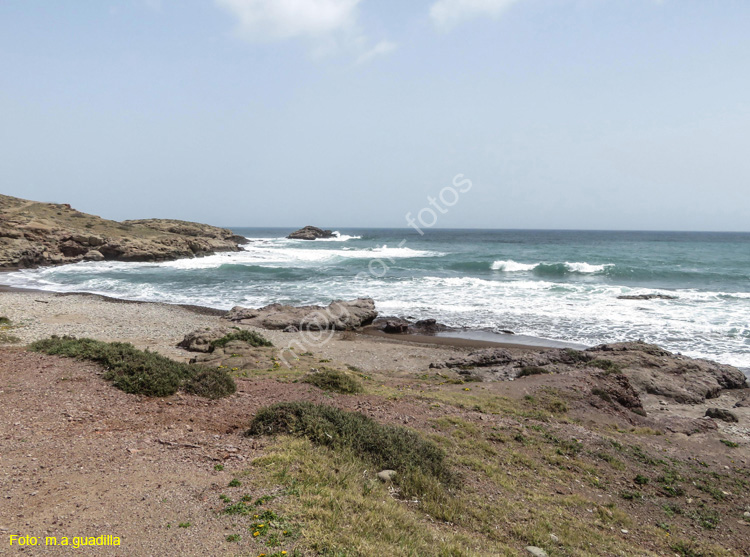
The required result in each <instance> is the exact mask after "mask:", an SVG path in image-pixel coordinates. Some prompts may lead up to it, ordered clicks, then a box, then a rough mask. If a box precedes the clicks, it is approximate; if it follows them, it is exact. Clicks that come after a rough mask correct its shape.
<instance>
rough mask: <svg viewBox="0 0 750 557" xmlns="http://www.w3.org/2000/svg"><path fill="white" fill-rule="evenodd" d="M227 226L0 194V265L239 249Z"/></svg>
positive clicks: (166, 258) (10, 266)
mask: <svg viewBox="0 0 750 557" xmlns="http://www.w3.org/2000/svg"><path fill="white" fill-rule="evenodd" d="M246 242H247V240H246V239H245V238H243V237H242V236H236V235H235V234H234V233H232V231H231V230H228V229H226V228H218V227H215V226H209V225H207V224H198V223H195V222H186V221H180V220H169V219H145V220H127V221H123V222H117V221H112V220H107V219H103V218H101V217H98V216H96V215H89V214H86V213H81V212H80V211H77V210H75V209H73V208H72V207H71V206H70V205H68V204H58V203H41V202H38V201H28V200H26V199H19V198H17V197H11V196H8V195H0V269H15V268H32V267H42V266H47V265H62V264H65V263H76V262H79V261H104V260H115V261H170V260H174V259H180V258H185V257H196V256H202V255H211V254H213V253H216V252H220V251H239V249H240V247H239V246H240V245H241V244H244V243H246Z"/></svg>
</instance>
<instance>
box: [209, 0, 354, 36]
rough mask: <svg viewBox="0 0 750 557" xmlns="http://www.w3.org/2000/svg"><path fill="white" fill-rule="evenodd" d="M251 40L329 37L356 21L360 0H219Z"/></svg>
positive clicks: (243, 33)
mask: <svg viewBox="0 0 750 557" xmlns="http://www.w3.org/2000/svg"><path fill="white" fill-rule="evenodd" d="M215 1H216V3H217V4H218V5H219V6H221V7H223V8H224V9H226V10H228V11H229V12H230V13H231V14H233V15H234V16H235V17H236V18H237V19H238V25H237V32H238V33H239V34H240V35H241V36H242V37H243V38H246V39H249V40H275V39H291V38H295V37H308V38H310V37H312V38H325V37H326V36H327V35H330V34H332V33H335V32H337V31H341V30H346V29H349V28H351V27H352V26H353V25H354V22H355V20H356V13H355V12H356V7H357V4H359V2H360V0H215Z"/></svg>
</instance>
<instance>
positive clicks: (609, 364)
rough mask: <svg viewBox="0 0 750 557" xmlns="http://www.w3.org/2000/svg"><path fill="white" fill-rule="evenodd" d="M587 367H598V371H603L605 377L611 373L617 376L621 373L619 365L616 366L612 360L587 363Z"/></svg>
mask: <svg viewBox="0 0 750 557" xmlns="http://www.w3.org/2000/svg"><path fill="white" fill-rule="evenodd" d="M588 365H590V366H592V367H598V368H599V369H601V370H603V371H604V373H605V374H606V375H609V374H611V373H614V374H617V375H619V374H621V373H622V368H621V367H620V365H619V364H616V363H615V362H613V361H612V360H600V359H597V360H592V361H590V362H589V363H588Z"/></svg>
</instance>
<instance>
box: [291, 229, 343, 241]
mask: <svg viewBox="0 0 750 557" xmlns="http://www.w3.org/2000/svg"><path fill="white" fill-rule="evenodd" d="M335 237H336V235H335V234H334V233H333V231H331V230H323V229H322V228H318V227H317V226H305V227H304V228H300V229H299V230H295V231H294V232H292V233H291V234H289V236H287V238H289V239H290V240H317V239H319V238H335Z"/></svg>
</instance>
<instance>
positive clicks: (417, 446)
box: [246, 401, 457, 495]
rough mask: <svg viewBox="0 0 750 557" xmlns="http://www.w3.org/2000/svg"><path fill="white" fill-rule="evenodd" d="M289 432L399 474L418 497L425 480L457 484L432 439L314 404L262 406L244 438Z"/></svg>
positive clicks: (400, 481) (406, 489)
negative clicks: (350, 453) (246, 436)
mask: <svg viewBox="0 0 750 557" xmlns="http://www.w3.org/2000/svg"><path fill="white" fill-rule="evenodd" d="M274 434H291V435H295V436H298V437H306V438H308V439H310V440H311V441H312V442H313V443H315V444H317V445H323V446H326V447H330V448H332V449H334V450H349V451H351V452H352V453H353V454H355V455H357V456H359V457H360V458H363V459H365V460H368V461H369V462H371V463H372V465H373V466H375V467H377V468H378V469H391V470H396V472H397V474H396V478H395V481H396V483H397V484H398V485H399V486H400V487H401V488H402V490H403V491H404V492H406V494H407V495H410V494H415V493H414V492H415V491H417V490H418V489H420V488H419V486H420V485H425V483H426V482H425V479H427V480H428V482H429V478H432V479H433V480H438V481H439V482H440V483H442V484H443V485H447V486H449V485H454V484H455V483H456V481H457V478H456V476H455V475H454V473H453V472H452V471H451V470H450V469H449V467H448V464H447V463H446V461H445V453H444V452H443V451H442V449H441V448H440V447H438V446H437V445H436V444H435V443H433V442H432V441H428V440H426V439H423V438H422V437H421V436H420V435H419V434H418V433H416V432H415V431H412V430H410V429H407V428H405V427H400V426H391V425H383V424H380V423H378V422H376V421H375V420H373V419H372V418H368V417H367V416H364V415H362V414H359V413H357V412H349V411H346V410H341V409H339V408H334V407H332V406H327V405H324V404H314V403H311V402H304V401H298V402H281V403H278V404H274V405H272V406H268V407H265V408H261V409H260V410H259V411H258V413H257V414H256V415H255V418H254V419H253V421H252V423H251V424H250V428H249V429H248V430H247V432H246V435H274Z"/></svg>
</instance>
